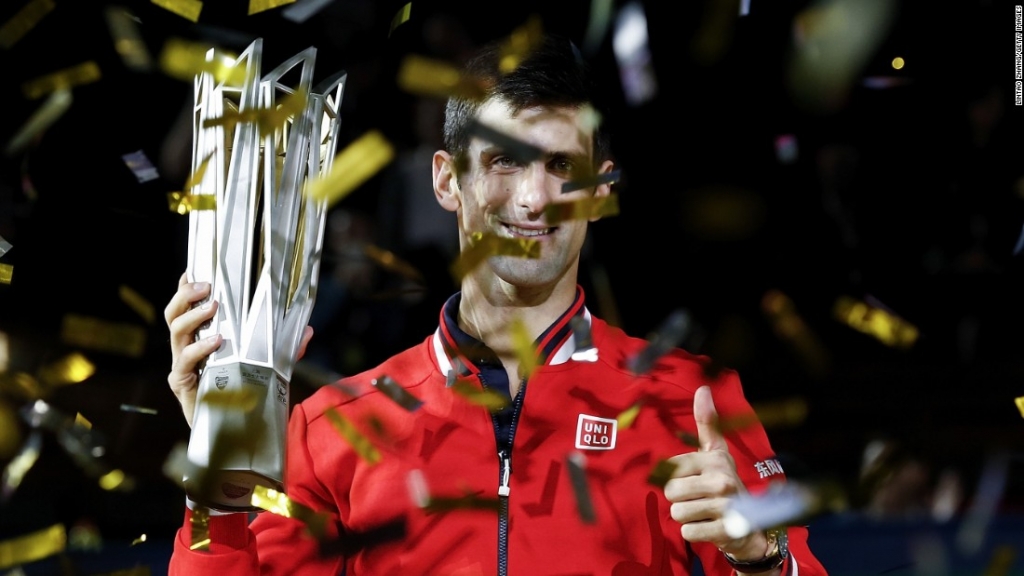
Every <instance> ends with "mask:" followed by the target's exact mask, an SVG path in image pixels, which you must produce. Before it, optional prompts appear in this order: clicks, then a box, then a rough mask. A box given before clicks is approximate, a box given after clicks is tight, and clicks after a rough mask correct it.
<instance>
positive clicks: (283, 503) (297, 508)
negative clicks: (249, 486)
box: [251, 484, 327, 540]
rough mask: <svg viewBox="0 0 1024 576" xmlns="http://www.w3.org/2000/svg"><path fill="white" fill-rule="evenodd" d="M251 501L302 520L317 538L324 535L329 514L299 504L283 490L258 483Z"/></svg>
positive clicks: (271, 511) (272, 510)
mask: <svg viewBox="0 0 1024 576" xmlns="http://www.w3.org/2000/svg"><path fill="white" fill-rule="evenodd" d="M251 502H252V505H253V506H256V507H257V508H262V509H264V510H266V511H267V512H270V513H272V514H277V515H279V516H284V517H286V518H295V519H296V520H300V521H302V523H304V524H305V525H306V528H307V529H308V530H309V533H310V534H311V535H312V536H313V537H314V538H316V539H317V540H319V539H321V538H323V536H324V532H325V531H326V527H327V515H326V514H324V513H322V512H317V511H315V510H313V509H312V508H309V507H308V506H304V505H302V504H299V503H298V502H296V501H294V500H292V499H291V498H289V497H288V496H287V495H285V494H284V493H282V492H279V491H277V490H274V489H273V488H267V487H266V486H260V485H259V484H257V485H256V486H254V487H253V491H252V500H251Z"/></svg>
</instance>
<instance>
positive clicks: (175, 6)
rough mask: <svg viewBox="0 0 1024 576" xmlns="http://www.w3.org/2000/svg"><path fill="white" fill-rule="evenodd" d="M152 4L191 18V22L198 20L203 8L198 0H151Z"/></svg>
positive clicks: (188, 18) (187, 18)
mask: <svg viewBox="0 0 1024 576" xmlns="http://www.w3.org/2000/svg"><path fill="white" fill-rule="evenodd" d="M152 1H153V4H156V5H157V6H159V7H161V8H163V9H164V10H168V11H170V12H174V13H175V14H177V15H178V16H181V17H182V18H185V19H186V20H191V21H192V22H198V21H199V13H200V12H202V10H203V3H202V2H200V1H199V0H152Z"/></svg>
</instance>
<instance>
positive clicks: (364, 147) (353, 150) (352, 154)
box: [306, 130, 395, 207]
mask: <svg viewBox="0 0 1024 576" xmlns="http://www.w3.org/2000/svg"><path fill="white" fill-rule="evenodd" d="M394 157H395V148H394V146H392V145H391V143H390V142H388V140H387V139H386V138H385V137H384V135H383V134H382V133H380V132H379V131H377V130H370V131H368V132H366V133H365V134H363V135H362V136H360V137H359V138H358V139H357V140H355V141H354V142H352V143H351V144H349V145H348V146H347V147H346V148H345V149H344V150H342V151H341V152H339V153H338V155H337V156H335V158H334V163H333V164H332V165H331V171H330V173H329V174H328V175H327V176H326V177H323V178H316V179H311V180H310V181H309V182H308V184H307V186H308V188H307V192H306V193H307V194H308V195H309V196H310V197H311V198H313V199H316V200H319V199H322V198H326V199H327V206H328V207H331V206H333V205H334V204H336V203H338V202H339V201H340V200H342V199H343V198H345V197H346V196H348V195H349V193H351V192H352V191H354V190H355V189H356V188H358V187H359V186H360V185H361V184H362V183H363V182H365V181H366V180H368V179H369V178H370V177H371V176H373V175H374V174H376V173H377V172H379V171H380V170H381V169H382V168H384V167H385V166H387V165H388V164H389V163H390V162H391V160H392V159H394Z"/></svg>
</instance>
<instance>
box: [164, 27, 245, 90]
mask: <svg viewBox="0 0 1024 576" xmlns="http://www.w3.org/2000/svg"><path fill="white" fill-rule="evenodd" d="M210 50H214V58H213V61H212V62H208V61H207V60H206V55H207V53H209V52H210ZM237 60H238V57H237V55H235V54H232V53H225V52H222V51H220V50H219V49H217V48H215V47H214V46H211V45H209V44H205V43H202V42H192V41H189V40H184V39H181V38H170V39H168V40H167V41H166V42H165V43H164V47H163V50H161V52H160V69H161V70H162V71H163V72H164V74H166V75H168V76H170V77H171V78H177V79H178V80H182V81H185V82H193V81H194V80H195V77H196V75H197V74H200V73H202V72H209V73H210V74H211V75H213V78H214V79H215V80H216V81H217V82H223V83H225V84H228V85H231V86H237V85H239V84H242V83H243V82H244V81H245V75H246V73H247V72H246V68H245V66H242V65H236V63H237Z"/></svg>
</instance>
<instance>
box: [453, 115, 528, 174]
mask: <svg viewBox="0 0 1024 576" xmlns="http://www.w3.org/2000/svg"><path fill="white" fill-rule="evenodd" d="M466 130H467V133H468V134H469V135H470V136H475V137H477V138H480V139H482V140H486V141H488V142H490V143H491V144H494V145H496V146H498V147H500V148H501V149H502V151H504V152H505V153H506V154H508V155H509V156H512V157H513V158H515V159H516V161H518V162H521V163H523V164H529V163H530V162H533V161H535V160H539V159H540V158H543V157H544V150H542V149H541V148H539V147H537V146H534V145H533V144H530V143H529V142H524V141H522V140H520V139H518V138H515V137H513V136H509V135H508V134H505V133H504V132H502V131H500V130H495V129H494V128H491V127H490V126H487V125H486V124H483V123H481V122H479V121H477V120H476V119H472V120H470V122H469V125H468V126H467V127H466Z"/></svg>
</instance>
